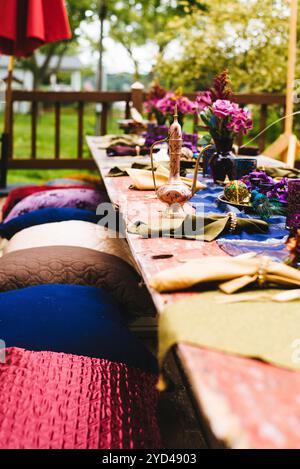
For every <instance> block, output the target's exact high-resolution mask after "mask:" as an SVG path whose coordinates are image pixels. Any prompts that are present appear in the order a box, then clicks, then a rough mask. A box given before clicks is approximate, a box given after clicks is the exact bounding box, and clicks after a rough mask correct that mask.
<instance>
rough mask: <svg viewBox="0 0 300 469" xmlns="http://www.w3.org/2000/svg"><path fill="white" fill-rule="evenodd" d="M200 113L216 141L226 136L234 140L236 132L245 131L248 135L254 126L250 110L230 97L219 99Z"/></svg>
mask: <svg viewBox="0 0 300 469" xmlns="http://www.w3.org/2000/svg"><path fill="white" fill-rule="evenodd" d="M198 107H199V104H198ZM200 115H201V118H202V120H203V122H204V124H205V125H206V127H207V129H208V131H209V133H210V135H211V137H212V138H213V139H214V140H215V141H216V140H220V139H224V138H225V139H231V140H233V139H234V136H235V134H239V133H240V132H243V134H245V135H246V134H247V133H248V132H249V130H250V129H252V127H253V122H252V119H251V115H250V111H249V110H248V109H247V108H240V107H239V105H238V104H236V103H233V102H232V101H229V100H228V99H217V100H216V101H215V102H212V103H211V104H210V105H208V106H207V107H205V108H204V109H203V110H202V112H200Z"/></svg>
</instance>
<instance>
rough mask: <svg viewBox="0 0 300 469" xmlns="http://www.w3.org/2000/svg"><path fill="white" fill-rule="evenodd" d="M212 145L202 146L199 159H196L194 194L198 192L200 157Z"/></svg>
mask: <svg viewBox="0 0 300 469" xmlns="http://www.w3.org/2000/svg"><path fill="white" fill-rule="evenodd" d="M211 147H212V145H206V146H205V147H203V148H202V150H200V152H199V155H198V156H197V161H196V165H195V170H194V171H195V172H194V179H193V184H192V195H194V194H195V192H196V185H197V176H198V169H199V163H200V158H201V156H202V155H203V153H204V152H205V151H206V150H208V149H209V148H211Z"/></svg>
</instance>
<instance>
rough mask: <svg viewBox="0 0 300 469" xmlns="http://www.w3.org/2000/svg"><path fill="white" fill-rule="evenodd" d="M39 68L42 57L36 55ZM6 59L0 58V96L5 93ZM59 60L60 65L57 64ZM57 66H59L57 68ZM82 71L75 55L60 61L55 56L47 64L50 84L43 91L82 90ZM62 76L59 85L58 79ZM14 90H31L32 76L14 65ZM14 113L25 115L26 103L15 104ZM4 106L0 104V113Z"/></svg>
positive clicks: (27, 109) (27, 71)
mask: <svg viewBox="0 0 300 469" xmlns="http://www.w3.org/2000/svg"><path fill="white" fill-rule="evenodd" d="M36 59H37V63H38V65H39V66H42V64H43V56H42V55H41V54H36ZM8 60H9V59H8V57H6V56H0V95H2V94H3V92H4V91H5V87H6V85H5V81H4V80H5V78H6V77H7V66H8ZM60 60H61V63H60V64H59V62H60ZM58 65H59V66H58ZM82 69H83V64H82V62H81V61H80V59H79V58H78V56H75V55H70V56H68V55H66V56H65V57H63V58H62V59H60V57H59V56H57V55H55V56H53V57H52V59H51V61H50V64H49V71H50V83H49V84H45V85H44V86H43V89H46V90H47V89H48V90H54V91H81V89H82ZM60 76H63V80H62V82H61V83H60V80H59V77H60ZM13 87H14V89H21V90H28V91H31V90H32V89H33V74H32V72H31V71H30V70H24V69H22V68H20V67H18V63H16V66H15V69H14V73H13ZM15 106H16V108H15V111H16V112H21V113H27V112H28V111H29V105H28V103H15ZM3 108H4V105H3V103H1V102H0V111H3Z"/></svg>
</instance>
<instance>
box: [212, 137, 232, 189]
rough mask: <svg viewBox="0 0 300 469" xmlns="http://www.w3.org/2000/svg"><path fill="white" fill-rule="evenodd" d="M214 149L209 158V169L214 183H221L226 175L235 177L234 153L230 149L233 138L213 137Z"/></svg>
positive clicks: (230, 178) (230, 177)
mask: <svg viewBox="0 0 300 469" xmlns="http://www.w3.org/2000/svg"><path fill="white" fill-rule="evenodd" d="M214 144H215V147H216V151H215V152H214V154H213V156H212V157H211V159H210V163H209V165H210V169H211V174H212V177H213V180H214V182H215V183H216V184H223V183H224V181H225V179H226V177H228V178H229V180H230V181H233V180H234V179H236V169H235V155H234V153H233V151H232V146H233V139H231V138H219V139H217V138H214Z"/></svg>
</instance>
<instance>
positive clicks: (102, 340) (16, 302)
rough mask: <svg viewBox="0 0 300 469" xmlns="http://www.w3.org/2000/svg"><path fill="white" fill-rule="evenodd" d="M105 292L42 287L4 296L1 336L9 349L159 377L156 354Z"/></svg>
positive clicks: (0, 311)
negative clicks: (69, 356)
mask: <svg viewBox="0 0 300 469" xmlns="http://www.w3.org/2000/svg"><path fill="white" fill-rule="evenodd" d="M121 315H122V313H121V308H120V307H119V305H118V304H117V303H116V302H115V301H114V299H113V298H112V297H111V296H110V295H109V294H108V293H107V292H105V291H104V290H103V289H99V288H92V287H82V286H79V285H37V286H35V287H29V288H23V289H21V290H13V291H10V292H6V293H1V295H0V337H1V339H2V340H4V342H5V344H6V346H7V347H21V348H26V349H30V350H36V351H47V350H48V351H51V352H64V353H74V354H75V355H84V356H87V357H93V358H105V359H107V360H112V361H117V362H122V363H126V364H127V365H129V366H132V367H135V368H140V369H144V370H147V371H151V372H153V373H156V371H157V364H156V360H155V358H154V357H153V355H152V354H151V353H150V352H149V351H148V350H147V349H146V348H145V346H144V345H143V343H142V342H140V341H139V340H138V339H137V338H136V337H135V335H133V334H132V333H131V332H129V330H128V328H127V327H126V325H125V324H124V323H123V321H122V319H121Z"/></svg>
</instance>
